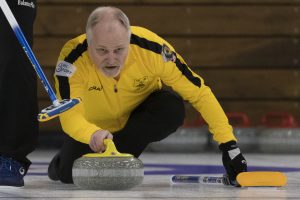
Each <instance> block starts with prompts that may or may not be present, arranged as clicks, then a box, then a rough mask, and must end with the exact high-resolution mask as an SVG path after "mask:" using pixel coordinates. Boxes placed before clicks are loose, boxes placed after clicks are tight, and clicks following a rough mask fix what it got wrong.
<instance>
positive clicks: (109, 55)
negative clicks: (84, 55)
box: [88, 22, 130, 78]
mask: <svg viewBox="0 0 300 200" xmlns="http://www.w3.org/2000/svg"><path fill="white" fill-rule="evenodd" d="M129 43H130V39H129V35H128V30H126V29H125V27H123V26H122V25H121V24H119V23H118V22H114V23H110V24H108V23H98V24H97V25H96V26H95V27H93V29H92V30H91V34H90V43H89V47H88V52H89V55H90V57H91V59H92V61H93V62H94V64H95V65H96V66H97V68H98V69H99V70H100V71H101V72H102V73H103V74H104V75H105V76H107V77H112V78H119V75H120V72H121V70H122V69H123V67H124V63H125V61H126V58H127V55H128V49H129Z"/></svg>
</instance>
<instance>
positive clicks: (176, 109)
mask: <svg viewBox="0 0 300 200" xmlns="http://www.w3.org/2000/svg"><path fill="white" fill-rule="evenodd" d="M183 120H184V104H183V101H182V99H181V97H179V96H178V95H176V94H173V93H170V92H168V91H164V90H162V91H157V92H154V93H152V94H151V95H150V96H149V97H148V98H147V99H146V100H145V101H144V102H143V103H142V104H141V105H139V106H138V107H137V108H136V109H135V110H134V111H133V112H132V113H131V116H130V118H129V120H128V122H127V124H126V125H125V127H124V128H123V129H122V130H120V131H118V132H115V133H113V136H114V138H113V141H114V143H115V145H116V148H117V150H118V151H119V152H121V153H130V154H132V155H134V156H135V157H139V156H140V154H141V153H142V152H143V150H144V149H145V148H146V147H147V145H148V144H149V143H151V142H155V141H159V140H162V139H164V138H166V137H167V136H168V135H170V134H171V133H173V132H175V131H176V129H177V128H178V127H179V126H181V125H182V124H183ZM92 152H93V151H92V150H91V149H90V147H89V145H87V144H83V143H80V142H78V141H76V140H74V139H72V138H71V137H69V136H67V137H66V139H65V141H64V144H63V146H62V148H61V150H60V151H59V152H58V154H57V155H56V156H55V157H54V159H53V160H52V161H51V163H50V165H49V170H48V171H52V172H53V170H54V171H55V172H56V175H57V176H58V178H59V180H60V181H62V182H64V183H73V180H72V166H73V162H74V161H75V160H76V159H77V158H79V157H81V156H82V155H84V154H86V153H92Z"/></svg>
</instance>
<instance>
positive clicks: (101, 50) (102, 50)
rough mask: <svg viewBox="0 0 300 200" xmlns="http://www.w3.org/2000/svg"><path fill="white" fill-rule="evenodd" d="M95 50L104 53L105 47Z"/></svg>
mask: <svg viewBox="0 0 300 200" xmlns="http://www.w3.org/2000/svg"><path fill="white" fill-rule="evenodd" d="M97 51H98V52H100V53H104V52H106V50H105V49H97Z"/></svg>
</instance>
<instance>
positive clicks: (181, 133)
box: [149, 118, 208, 153]
mask: <svg viewBox="0 0 300 200" xmlns="http://www.w3.org/2000/svg"><path fill="white" fill-rule="evenodd" d="M207 146H208V128H207V126H206V125H205V124H204V121H203V120H202V119H200V118H198V119H196V120H195V121H194V122H191V123H187V122H185V123H184V125H183V126H182V127H179V128H178V129H177V130H176V131H175V132H174V133H172V134H171V135H169V136H168V137H167V138H165V139H163V140H161V141H158V142H153V143H151V145H150V147H149V149H150V150H151V151H154V152H161V153H194V152H200V151H203V150H205V148H207Z"/></svg>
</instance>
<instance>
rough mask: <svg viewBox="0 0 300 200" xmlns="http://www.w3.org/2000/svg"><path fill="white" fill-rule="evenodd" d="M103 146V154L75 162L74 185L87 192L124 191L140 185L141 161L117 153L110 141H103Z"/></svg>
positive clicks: (141, 175)
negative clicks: (104, 148)
mask: <svg viewBox="0 0 300 200" xmlns="http://www.w3.org/2000/svg"><path fill="white" fill-rule="evenodd" d="M104 144H105V145H106V151H105V152H103V153H90V154H85V155H83V156H82V157H81V158H78V159H77V160H75V162H74V164H73V169H72V177H73V181H74V184H75V185H77V186H78V187H80V188H82V189H88V190H126V189H130V188H132V187H135V186H137V185H139V184H140V183H142V181H143V178H144V165H143V163H142V161H140V160H139V159H137V158H134V157H133V156H132V155H131V154H124V153H119V152H118V151H117V149H116V147H115V145H114V143H113V141H112V140H110V139H105V140H104Z"/></svg>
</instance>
